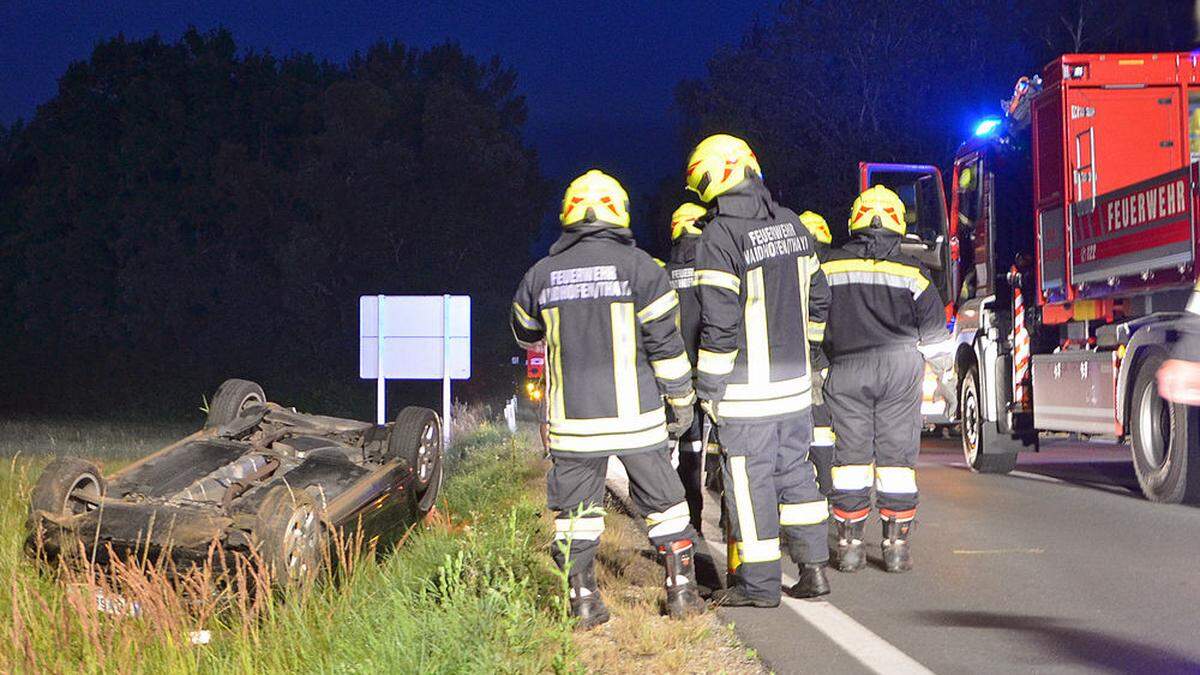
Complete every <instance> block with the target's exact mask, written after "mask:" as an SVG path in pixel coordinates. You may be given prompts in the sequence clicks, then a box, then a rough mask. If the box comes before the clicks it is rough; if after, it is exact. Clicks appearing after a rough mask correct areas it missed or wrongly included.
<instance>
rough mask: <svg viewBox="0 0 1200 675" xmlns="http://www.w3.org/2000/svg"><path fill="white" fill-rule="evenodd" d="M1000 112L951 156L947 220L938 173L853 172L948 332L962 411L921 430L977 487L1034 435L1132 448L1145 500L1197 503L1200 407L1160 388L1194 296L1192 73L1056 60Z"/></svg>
mask: <svg viewBox="0 0 1200 675" xmlns="http://www.w3.org/2000/svg"><path fill="white" fill-rule="evenodd" d="M1039 85H1040V86H1041V88H1040V90H1039V88H1038V87H1039ZM1006 112H1007V113H1008V115H1007V118H1006V119H1004V120H999V119H994V120H988V121H986V122H985V123H983V124H981V125H980V127H979V128H978V129H977V130H976V134H975V137H973V138H971V139H970V140H969V141H967V142H966V143H964V144H963V145H962V146H961V147H960V148H959V151H958V152H957V154H956V157H955V161H954V166H953V171H952V172H951V174H950V176H951V179H950V182H949V188H950V200H949V203H950V207H949V209H948V211H947V209H946V208H945V203H946V199H945V197H944V193H941V189H942V180H941V173H940V172H939V171H938V170H937V169H936V168H934V167H932V166H928V165H897V164H871V163H864V164H862V165H861V182H862V186H861V187H864V188H865V187H867V186H870V185H874V184H884V185H887V186H888V187H892V188H894V189H896V190H897V191H898V192H899V193H900V195H901V197H902V198H903V199H904V200H905V202H906V204H907V205H908V206H909V207H910V209H911V211H912V213H911V214H910V215H909V218H910V223H909V230H910V237H909V238H908V240H906V242H905V246H906V250H908V252H910V253H914V254H917V255H918V257H922V260H924V261H926V263H927V264H928V266H929V267H930V269H931V270H932V271H933V273H934V275H935V276H937V277H938V278H939V283H940V285H941V288H942V291H943V295H944V297H945V299H946V301H947V306H948V313H949V315H950V316H951V317H952V318H951V321H952V326H953V332H954V335H955V338H956V340H957V348H958V352H957V358H956V362H957V363H956V369H955V374H956V375H957V384H956V386H955V388H954V390H955V391H956V392H957V399H958V400H957V402H956V403H952V404H951V405H949V406H946V408H947V409H946V410H945V411H944V413H943V415H942V416H941V417H940V418H927V420H929V421H934V422H939V421H946V420H947V419H957V421H958V423H959V424H960V425H961V427H962V431H963V449H964V454H965V456H966V459H967V461H968V463H969V464H970V465H971V466H972V468H974V469H976V470H978V471H984V472H1005V471H1008V470H1011V469H1012V468H1013V466H1014V465H1015V463H1016V453H1017V451H1018V450H1021V449H1026V448H1029V449H1032V448H1036V447H1037V443H1038V434H1039V432H1043V431H1053V432H1072V433H1078V434H1087V435H1103V436H1109V437H1115V438H1118V439H1122V440H1128V441H1130V444H1131V448H1132V454H1133V459H1134V465H1135V468H1136V470H1137V474H1138V479H1139V482H1140V483H1141V486H1142V489H1143V492H1145V494H1146V495H1147V497H1149V498H1151V499H1154V500H1156V501H1172V502H1177V501H1193V500H1200V433H1197V430H1198V429H1200V418H1198V413H1197V410H1195V409H1190V408H1186V407H1183V406H1177V405H1172V404H1170V403H1167V402H1166V401H1164V400H1163V399H1161V398H1160V397H1159V396H1158V393H1157V389H1156V385H1155V382H1154V372H1155V371H1156V370H1157V368H1158V366H1159V365H1160V364H1161V363H1162V361H1163V360H1164V359H1165V358H1167V357H1168V354H1169V352H1170V348H1171V345H1172V343H1173V342H1174V341H1175V340H1176V338H1177V336H1178V326H1179V322H1180V320H1181V312H1182V310H1183V308H1184V306H1185V304H1186V302H1187V300H1188V297H1189V294H1190V292H1191V289H1192V287H1193V285H1194V284H1195V283H1196V281H1197V266H1196V264H1195V263H1196V260H1197V256H1198V255H1200V252H1198V250H1197V247H1198V244H1200V236H1198V232H1197V226H1198V223H1197V218H1196V214H1197V209H1198V206H1197V198H1198V189H1200V187H1198V186H1200V163H1197V162H1198V161H1200V60H1198V58H1197V56H1196V55H1193V54H1187V53H1163V54H1068V55H1064V56H1062V57H1060V58H1059V59H1056V60H1055V61H1053V62H1051V63H1050V64H1049V65H1047V66H1046V68H1045V70H1044V72H1043V74H1042V76H1041V78H1040V80H1039V79H1037V78H1035V79H1034V80H1032V81H1031V80H1027V79H1025V78H1022V80H1021V81H1020V82H1018V87H1017V90H1016V91H1015V92H1014V97H1013V99H1012V100H1011V101H1010V102H1008V103H1007V111H1006ZM935 188H936V189H935ZM914 230H915V232H914ZM927 388H928V386H927ZM951 398H953V397H951Z"/></svg>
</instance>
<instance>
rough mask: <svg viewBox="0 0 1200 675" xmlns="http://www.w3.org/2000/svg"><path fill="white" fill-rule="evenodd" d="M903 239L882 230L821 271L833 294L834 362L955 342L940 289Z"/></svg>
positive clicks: (863, 235) (832, 255)
mask: <svg viewBox="0 0 1200 675" xmlns="http://www.w3.org/2000/svg"><path fill="white" fill-rule="evenodd" d="M900 241H901V237H900V235H898V234H896V233H894V232H890V231H888V230H884V229H880V228H869V229H866V230H861V231H859V232H857V233H855V235H854V237H853V238H852V239H851V240H850V241H849V242H847V243H846V245H845V246H842V247H841V248H832V249H829V252H828V253H827V254H826V255H825V262H824V263H823V264H822V265H821V268H822V269H823V270H825V278H826V279H827V280H828V281H829V288H830V291H831V293H832V294H833V306H834V307H837V311H836V312H831V313H830V316H829V325H828V327H827V329H826V332H825V344H824V348H825V352H826V353H827V354H828V355H829V357H830V358H832V359H836V358H838V357H839V356H845V355H849V354H855V353H858V352H867V351H873V350H893V349H913V348H915V347H917V346H918V345H920V346H922V347H933V346H936V345H940V344H944V343H945V341H946V340H948V339H949V334H948V333H947V332H946V313H945V309H944V308H943V307H942V299H941V296H940V295H939V294H938V290H937V287H936V286H934V284H933V283H932V282H931V281H930V280H929V273H928V272H926V271H925V268H924V267H923V266H922V265H921V263H920V262H918V261H917V260H916V259H915V258H913V257H911V256H907V255H903V254H902V253H900Z"/></svg>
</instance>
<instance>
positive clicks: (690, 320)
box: [667, 234, 700, 363]
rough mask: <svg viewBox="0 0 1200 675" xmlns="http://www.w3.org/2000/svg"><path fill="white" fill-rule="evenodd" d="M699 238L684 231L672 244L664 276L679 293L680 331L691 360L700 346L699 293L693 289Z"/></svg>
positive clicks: (693, 360) (693, 361)
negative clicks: (668, 278)
mask: <svg viewBox="0 0 1200 675" xmlns="http://www.w3.org/2000/svg"><path fill="white" fill-rule="evenodd" d="M699 244H700V237H699V236H698V235H694V234H685V235H683V236H681V237H679V238H678V239H676V240H675V242H674V243H673V244H672V245H671V257H670V259H669V260H667V275H668V276H669V277H670V279H671V288H674V289H675V292H676V293H677V294H678V295H679V332H680V333H681V334H682V335H683V344H684V346H685V347H686V349H687V353H688V357H689V358H691V360H692V363H695V362H696V353H697V351H698V350H699V349H700V295H699V294H698V293H697V289H696V247H697V246H698V245H699Z"/></svg>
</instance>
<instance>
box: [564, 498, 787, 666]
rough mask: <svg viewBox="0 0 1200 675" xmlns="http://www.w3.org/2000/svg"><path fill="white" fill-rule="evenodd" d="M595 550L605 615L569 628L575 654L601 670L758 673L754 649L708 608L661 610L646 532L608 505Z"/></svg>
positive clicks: (657, 566) (656, 565)
mask: <svg viewBox="0 0 1200 675" xmlns="http://www.w3.org/2000/svg"><path fill="white" fill-rule="evenodd" d="M607 510H608V515H607V516H606V517H605V531H604V536H603V537H602V538H601V542H600V550H599V553H598V554H597V562H598V564H597V570H598V575H599V581H600V590H601V592H602V593H603V594H604V598H605V602H606V603H607V604H608V607H609V610H610V611H611V612H612V620H610V621H609V622H608V623H607V624H605V625H603V626H601V627H599V628H596V629H594V630H591V631H588V632H584V633H576V634H575V644H576V647H577V649H578V654H579V659H580V661H581V662H582V663H583V664H584V666H585V667H586V668H588V669H589V670H590V671H591V672H603V673H647V672H673V673H765V672H767V671H766V669H765V668H764V667H763V665H762V663H760V662H759V661H758V659H757V657H756V656H755V654H754V652H753V650H751V649H749V648H748V647H746V646H745V645H743V644H742V643H741V642H740V641H739V640H738V639H737V636H736V635H735V634H734V632H733V630H732V629H731V628H730V627H729V626H726V625H723V624H722V623H721V620H720V618H719V617H718V616H717V614H716V613H715V612H713V611H709V612H706V613H705V614H703V615H701V616H696V617H692V618H690V619H686V620H683V621H674V620H671V619H668V618H667V617H666V616H665V615H664V609H663V598H664V592H663V586H662V575H663V571H662V566H661V565H660V564H659V563H658V562H657V560H656V558H655V553H654V551H653V549H651V547H650V543H649V541H647V540H646V535H645V533H644V532H643V531H642V529H641V528H640V527H639V526H638V524H637V523H636V522H635V521H634V520H633V519H632V518H630V516H629V515H627V514H626V513H625V512H624V511H623V510H622V509H621V507H620V506H619V505H615V504H610V505H609V508H608V509H607Z"/></svg>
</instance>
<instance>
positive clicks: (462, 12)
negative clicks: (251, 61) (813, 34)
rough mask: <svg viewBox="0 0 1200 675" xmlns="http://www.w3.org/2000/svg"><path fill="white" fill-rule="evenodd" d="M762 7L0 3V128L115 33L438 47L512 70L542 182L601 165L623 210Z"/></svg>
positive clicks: (290, 46) (697, 0)
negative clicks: (679, 92) (683, 104)
mask: <svg viewBox="0 0 1200 675" xmlns="http://www.w3.org/2000/svg"><path fill="white" fill-rule="evenodd" d="M774 4H775V3H774V2H767V1H760V2H740V3H736V4H735V3H728V2H719V1H716V0H690V1H689V2H656V3H652V2H628V1H622V2H603V3H578V4H576V3H554V2H546V1H545V0H514V1H510V2H505V3H494V4H493V3H471V2H457V3H453V2H446V3H441V2H428V3H420V2H386V1H383V0H370V1H362V0H325V1H323V2H286V3H262V2H249V1H246V0H241V1H231V0H213V1H209V2H170V1H164V0H134V1H129V2H109V1H105V0H90V1H87V2H61V3H50V2H44V1H42V2H37V1H34V2H30V1H25V0H0V122H4V123H11V122H12V121H14V120H16V119H17V118H22V117H23V118H25V119H28V118H30V117H31V116H32V115H33V113H34V111H35V110H36V108H37V105H38V104H40V103H42V102H44V101H46V100H47V99H49V98H50V97H52V96H53V95H54V92H55V90H56V87H57V84H56V81H57V78H58V77H59V75H61V74H62V73H63V71H64V70H65V69H66V67H67V65H68V64H69V63H70V62H72V61H75V60H81V59H86V58H87V57H88V55H89V54H90V53H91V49H92V46H93V44H94V43H95V42H96V41H98V40H101V39H104V38H108V37H111V36H114V35H116V34H118V33H123V34H124V35H125V36H126V37H130V38H140V37H145V36H148V35H151V34H153V33H156V32H157V33H158V34H160V35H161V36H163V38H165V39H167V40H175V39H177V38H178V37H179V35H180V34H181V33H182V32H183V31H184V30H185V29H186V28H187V27H188V26H189V25H194V26H196V27H198V28H200V29H202V30H206V29H211V28H216V27H218V26H224V27H226V28H228V29H230V30H231V31H232V32H233V35H234V38H235V39H236V40H237V43H238V45H239V47H241V48H242V49H254V50H269V51H271V52H272V53H275V54H279V55H285V54H288V53H291V52H296V51H311V52H313V53H315V54H317V55H318V56H319V57H323V58H328V59H330V60H334V61H344V60H345V59H346V58H347V57H348V56H349V55H350V54H352V53H353V52H355V51H356V50H363V49H365V48H366V47H368V46H369V45H370V44H372V43H373V42H376V41H378V40H381V39H384V40H393V39H394V40H399V41H401V42H404V43H406V44H410V45H414V46H421V47H425V46H429V45H433V44H437V43H439V42H443V41H445V40H447V39H449V40H454V41H457V42H459V43H461V44H462V45H463V46H464V47H465V48H466V49H467V50H468V51H469V52H471V53H473V54H475V55H476V56H480V57H490V56H492V55H498V56H500V57H501V58H502V59H503V60H504V62H505V63H507V64H509V65H511V66H512V67H514V68H515V69H516V70H517V73H518V83H519V87H520V89H521V90H522V91H523V92H524V93H525V94H526V96H527V101H528V104H529V122H528V124H527V126H526V134H527V137H528V138H529V140H530V141H531V142H532V143H533V145H534V146H535V147H536V148H537V149H538V152H539V154H540V157H541V164H542V169H543V171H544V172H545V173H546V174H547V175H548V176H550V177H551V178H554V179H564V178H570V177H572V176H574V175H575V174H578V173H580V172H582V170H584V169H586V168H588V167H590V166H592V165H601V166H603V167H604V168H606V169H608V170H610V171H611V172H612V173H614V174H615V175H616V176H617V177H618V178H620V179H621V180H622V181H624V182H625V183H626V185H627V187H629V188H630V190H631V192H634V193H635V194H634V196H635V198H636V197H637V196H639V193H640V194H641V195H644V194H647V193H649V192H651V191H653V190H654V188H655V187H656V184H657V181H658V180H660V179H661V178H663V177H665V176H669V175H671V174H672V173H673V172H681V170H682V169H681V165H682V162H683V158H682V157H680V156H679V152H680V150H679V149H678V148H677V147H676V141H677V139H676V137H675V133H676V128H677V127H676V124H675V122H676V120H675V118H674V115H675V114H676V113H675V112H674V111H673V95H674V89H675V85H676V84H677V83H678V82H679V81H680V80H681V79H683V78H686V77H697V76H700V75H702V74H703V73H704V66H705V62H706V61H707V60H708V58H709V57H710V56H712V54H713V53H714V52H715V51H716V49H718V48H719V47H721V46H724V45H730V44H734V43H736V42H737V41H738V39H739V37H740V36H741V34H742V33H743V32H744V31H745V30H746V29H747V28H748V27H750V26H751V25H752V23H753V22H754V21H755V19H756V18H762V17H763V16H764V15H765V14H766V13H767V12H769V11H770V10H771V8H772V7H773V6H774ZM681 180H682V179H681Z"/></svg>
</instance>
